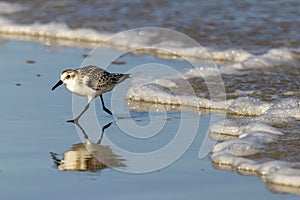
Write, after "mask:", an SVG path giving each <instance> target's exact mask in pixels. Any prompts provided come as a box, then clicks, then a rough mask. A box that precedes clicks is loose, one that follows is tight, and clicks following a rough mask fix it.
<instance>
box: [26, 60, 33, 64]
mask: <svg viewBox="0 0 300 200" xmlns="http://www.w3.org/2000/svg"><path fill="white" fill-rule="evenodd" d="M26 63H27V64H34V63H35V61H34V60H27V61H26Z"/></svg>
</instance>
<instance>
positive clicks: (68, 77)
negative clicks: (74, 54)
mask: <svg viewBox="0 0 300 200" xmlns="http://www.w3.org/2000/svg"><path fill="white" fill-rule="evenodd" d="M77 73H78V72H77V71H76V70H73V69H67V70H65V71H63V72H62V73H61V74H60V80H59V81H58V82H57V83H56V84H55V85H54V86H53V87H52V90H55V88H57V87H58V86H60V85H62V84H65V85H67V84H68V83H69V82H71V81H73V80H74V79H75V77H76V74H77Z"/></svg>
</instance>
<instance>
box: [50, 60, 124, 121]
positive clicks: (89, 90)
mask: <svg viewBox="0 0 300 200" xmlns="http://www.w3.org/2000/svg"><path fill="white" fill-rule="evenodd" d="M127 78H129V74H114V73H109V72H107V71H105V70H104V69H101V68H99V67H97V66H93V65H90V66H86V67H81V68H78V69H75V70H73V69H67V70H64V71H63V72H62V73H61V78H60V81H59V82H58V83H57V84H56V85H55V86H54V87H53V88H52V90H54V89H55V88H56V87H58V86H59V85H61V84H65V85H66V87H67V89H68V90H70V91H71V92H72V93H74V94H77V95H79V96H85V97H87V98H88V104H87V106H86V108H85V109H84V111H83V112H82V113H81V114H80V115H79V116H78V117H77V118H76V120H78V119H79V117H80V116H81V115H82V114H83V113H84V112H85V111H86V110H87V108H88V106H89V104H90V103H91V101H92V100H93V99H94V98H96V97H97V96H100V98H101V102H102V106H103V109H104V111H105V112H107V113H109V114H112V113H111V112H110V111H109V110H108V109H107V108H106V107H105V105H104V102H103V97H102V94H103V93H105V92H109V91H111V90H112V89H113V88H114V87H115V86H116V85H117V84H118V83H120V82H122V81H124V80H125V79H127Z"/></svg>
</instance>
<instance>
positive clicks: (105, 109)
mask: <svg viewBox="0 0 300 200" xmlns="http://www.w3.org/2000/svg"><path fill="white" fill-rule="evenodd" d="M100 99H101V103H102V108H103V110H104V111H105V112H107V113H108V114H110V115H112V113H111V111H110V110H109V109H107V108H106V107H105V105H104V101H103V97H102V94H101V95H100Z"/></svg>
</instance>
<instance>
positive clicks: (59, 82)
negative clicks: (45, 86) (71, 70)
mask: <svg viewBox="0 0 300 200" xmlns="http://www.w3.org/2000/svg"><path fill="white" fill-rule="evenodd" d="M61 84H63V82H62V81H61V80H59V81H58V82H57V83H56V84H55V85H54V86H53V88H52V90H55V88H57V87H58V86H60V85H61Z"/></svg>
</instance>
